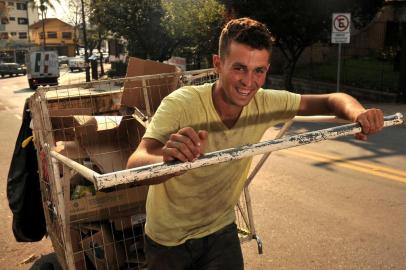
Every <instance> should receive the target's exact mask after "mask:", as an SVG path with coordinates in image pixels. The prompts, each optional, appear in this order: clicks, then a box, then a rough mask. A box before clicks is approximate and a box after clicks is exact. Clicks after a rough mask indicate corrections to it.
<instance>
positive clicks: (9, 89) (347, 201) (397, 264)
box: [0, 72, 406, 269]
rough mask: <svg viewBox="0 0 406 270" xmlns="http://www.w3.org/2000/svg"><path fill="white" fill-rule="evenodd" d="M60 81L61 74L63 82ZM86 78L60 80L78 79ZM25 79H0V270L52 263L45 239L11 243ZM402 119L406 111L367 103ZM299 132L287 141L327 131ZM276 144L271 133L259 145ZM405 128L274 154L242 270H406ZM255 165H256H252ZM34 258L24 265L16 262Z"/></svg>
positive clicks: (261, 183) (261, 177)
mask: <svg viewBox="0 0 406 270" xmlns="http://www.w3.org/2000/svg"><path fill="white" fill-rule="evenodd" d="M61 74H62V73H61ZM83 74H84V72H82V73H80V74H79V73H74V74H71V73H66V74H65V75H63V77H62V78H64V76H66V77H65V78H64V79H66V80H72V81H73V80H76V81H77V80H78V79H76V78H74V77H80V76H82V77H83ZM27 87H28V83H27V82H26V78H25V77H14V78H6V79H0V171H1V173H0V215H1V216H2V217H4V218H3V220H4V221H3V222H2V224H1V232H0V235H1V236H0V269H39V268H38V267H39V266H40V265H41V264H42V263H43V262H45V261H48V260H52V259H53V255H52V252H53V251H52V246H51V244H50V241H49V240H48V239H44V240H42V241H41V242H38V243H29V244H21V243H16V242H15V240H14V238H13V235H12V232H11V213H10V211H9V209H8V204H7V200H6V192H5V190H6V180H7V172H8V166H9V163H10V158H11V155H12V151H13V148H14V143H15V139H16V137H17V133H18V130H19V127H20V124H21V113H22V108H23V104H24V99H25V98H27V97H28V96H30V95H31V94H32V93H33V91H32V90H30V89H27ZM366 106H368V107H371V106H376V107H381V108H383V109H384V111H385V113H387V114H390V113H393V112H396V111H400V112H403V114H404V115H406V105H405V104H403V105H400V104H366ZM327 126H328V125H326V124H296V125H295V126H294V127H293V128H292V129H291V132H292V133H298V132H304V131H307V130H314V129H320V128H324V127H327ZM274 135H275V130H274V129H272V130H269V132H267V133H266V134H265V137H264V138H265V139H270V138H272V137H273V136H274ZM404 138H406V127H405V126H404V125H403V126H399V127H393V128H387V129H385V130H384V131H383V132H382V133H380V134H377V135H375V136H372V137H370V140H369V141H367V142H361V141H356V140H354V138H353V137H346V138H341V139H337V140H334V141H326V142H322V143H318V144H313V145H307V146H302V147H300V148H294V149H290V150H282V151H278V152H275V153H273V154H272V155H271V157H270V158H269V160H268V161H267V162H266V163H265V165H264V166H263V168H262V170H261V171H260V172H259V174H258V176H257V177H256V178H255V179H254V181H253V183H252V184H251V186H250V191H251V197H252V208H253V211H254V220H255V223H254V225H255V227H256V230H257V232H258V235H259V236H260V237H261V239H262V241H263V251H264V254H262V255H258V254H257V248H256V243H255V241H250V242H248V243H244V244H243V245H242V247H243V253H244V260H245V268H246V269H406V256H405V255H406V234H405V231H406V140H404ZM257 159H258V158H256V160H257ZM31 256H33V257H32V258H33V260H32V261H31V262H29V263H25V264H24V263H22V262H23V261H24V260H25V259H27V258H30V257H31Z"/></svg>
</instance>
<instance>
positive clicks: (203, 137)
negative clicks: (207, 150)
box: [197, 130, 209, 141]
mask: <svg viewBox="0 0 406 270" xmlns="http://www.w3.org/2000/svg"><path fill="white" fill-rule="evenodd" d="M197 134H198V135H199V138H200V140H202V141H205V140H206V139H207V137H208V136H209V133H208V132H207V131H206V130H199V132H198V133H197Z"/></svg>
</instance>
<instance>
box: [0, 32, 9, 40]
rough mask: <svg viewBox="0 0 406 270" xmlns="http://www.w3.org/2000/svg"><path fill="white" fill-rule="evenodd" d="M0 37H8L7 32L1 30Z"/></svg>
mask: <svg viewBox="0 0 406 270" xmlns="http://www.w3.org/2000/svg"><path fill="white" fill-rule="evenodd" d="M0 39H8V33H7V32H1V33H0Z"/></svg>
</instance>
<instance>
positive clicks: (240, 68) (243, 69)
mask: <svg viewBox="0 0 406 270" xmlns="http://www.w3.org/2000/svg"><path fill="white" fill-rule="evenodd" d="M234 70H236V71H240V72H244V71H245V68H244V67H235V68H234Z"/></svg>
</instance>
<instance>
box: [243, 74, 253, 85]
mask: <svg viewBox="0 0 406 270" xmlns="http://www.w3.org/2000/svg"><path fill="white" fill-rule="evenodd" d="M242 83H243V85H244V86H245V87H251V86H252V85H253V84H254V74H253V72H251V71H248V72H246V73H245V74H244V76H243V78H242Z"/></svg>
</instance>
